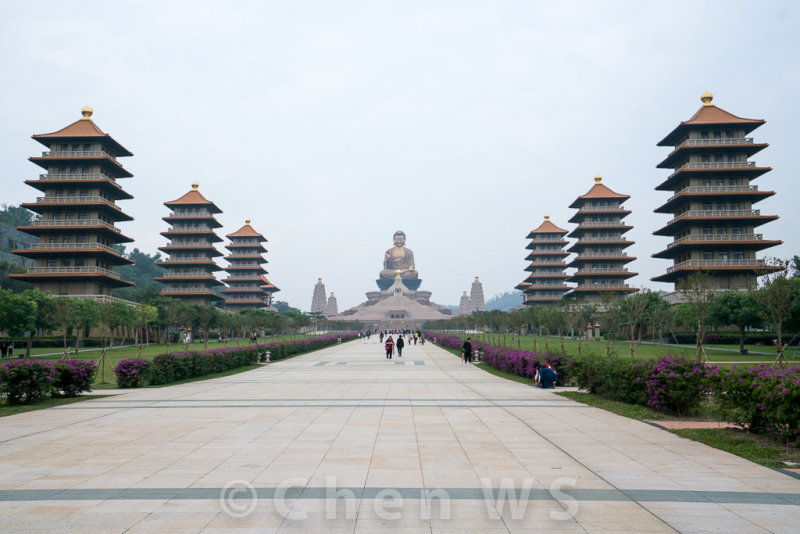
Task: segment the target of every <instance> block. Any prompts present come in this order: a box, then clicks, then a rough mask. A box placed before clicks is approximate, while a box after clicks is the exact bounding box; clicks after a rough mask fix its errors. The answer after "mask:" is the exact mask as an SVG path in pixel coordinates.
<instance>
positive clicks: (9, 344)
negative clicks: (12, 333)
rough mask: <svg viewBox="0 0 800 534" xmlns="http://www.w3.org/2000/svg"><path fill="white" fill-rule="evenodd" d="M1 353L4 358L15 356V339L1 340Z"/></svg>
mask: <svg viewBox="0 0 800 534" xmlns="http://www.w3.org/2000/svg"><path fill="white" fill-rule="evenodd" d="M0 354H2V356H3V358H11V357H13V356H14V342H13V341H3V342H0Z"/></svg>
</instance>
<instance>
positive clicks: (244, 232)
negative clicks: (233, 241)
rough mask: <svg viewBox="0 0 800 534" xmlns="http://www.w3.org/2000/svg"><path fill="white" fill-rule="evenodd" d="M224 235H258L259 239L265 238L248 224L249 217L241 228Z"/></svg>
mask: <svg viewBox="0 0 800 534" xmlns="http://www.w3.org/2000/svg"><path fill="white" fill-rule="evenodd" d="M225 237H228V238H230V237H258V238H260V239H263V240H264V241H266V240H267V239H266V238H265V237H264V236H263V235H261V234H259V233H258V232H256V231H255V230H254V229H253V227H252V226H250V219H247V221H245V224H244V226H242V227H241V228H239V229H238V230H236V231H235V232H234V233H232V234H228V235H226V236H225Z"/></svg>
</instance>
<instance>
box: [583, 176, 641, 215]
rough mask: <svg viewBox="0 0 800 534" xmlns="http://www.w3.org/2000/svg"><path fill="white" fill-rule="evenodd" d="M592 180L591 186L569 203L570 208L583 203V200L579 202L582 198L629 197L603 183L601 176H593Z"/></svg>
mask: <svg viewBox="0 0 800 534" xmlns="http://www.w3.org/2000/svg"><path fill="white" fill-rule="evenodd" d="M594 182H595V183H594V185H593V186H592V188H591V189H589V191H588V192H587V193H586V194H585V195H581V196H579V197H578V198H577V199H575V201H574V202H573V203H572V204H570V205H569V207H570V208H580V207H581V206H582V205H583V202H581V201H582V200H591V199H594V198H631V196H630V195H620V194H619V193H615V192H614V191H612V190H611V189H609V188H608V187H606V186H605V185H603V183H602V177H601V176H595V177H594Z"/></svg>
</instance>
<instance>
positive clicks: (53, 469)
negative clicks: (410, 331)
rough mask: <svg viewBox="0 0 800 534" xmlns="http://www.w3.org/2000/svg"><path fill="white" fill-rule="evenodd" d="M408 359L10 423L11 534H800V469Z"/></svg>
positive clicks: (143, 396) (3, 478)
mask: <svg viewBox="0 0 800 534" xmlns="http://www.w3.org/2000/svg"><path fill="white" fill-rule="evenodd" d="M404 354H405V355H404V356H403V358H402V359H399V358H395V359H393V360H391V361H387V360H386V359H385V358H384V357H383V351H382V347H381V346H380V345H379V344H378V342H377V339H375V338H373V339H372V340H370V342H369V343H362V342H352V343H346V344H343V345H338V346H335V347H330V348H327V349H324V350H321V351H317V352H315V353H311V354H308V355H304V356H300V357H297V358H293V359H291V360H287V361H283V362H276V363H273V364H270V365H268V366H264V367H261V368H259V369H255V370H252V371H249V372H246V373H240V374H237V375H232V376H228V377H223V378H219V379H214V380H207V381H203V382H193V383H189V384H181V385H177V386H171V387H164V388H153V389H145V390H134V391H127V390H123V391H121V392H119V393H120V394H118V395H115V396H113V397H105V398H99V399H92V400H87V401H83V402H80V403H76V404H70V405H65V406H61V407H56V408H51V409H48V410H41V411H36V412H28V413H24V414H18V415H14V416H10V417H5V418H2V419H0V532H27V531H31V532H33V531H51V530H58V531H60V532H231V531H236V532H247V531H253V532H315V533H319V532H325V533H328V532H347V533H354V532H370V533H372V532H382V531H392V532H398V531H401V532H427V533H433V532H437V533H438V532H442V533H447V532H459V533H469V532H481V533H484V532H487V533H492V532H498V533H499V532H592V533H594V532H597V533H601V532H602V533H611V532H676V531H678V532H719V531H723V530H724V531H728V532H776V533H778V532H786V533H788V532H797V525H798V524H800V480H798V479H796V478H792V477H790V476H787V475H786V474H783V473H780V472H777V471H775V470H771V469H767V468H764V467H761V466H758V465H755V464H753V463H751V462H748V461H746V460H743V459H741V458H738V457H736V456H732V455H730V454H727V453H724V452H721V451H717V450H715V449H711V448H709V447H707V446H705V445H702V444H699V443H696V442H693V441H689V440H686V439H682V438H680V437H678V436H675V435H673V434H671V433H669V432H666V431H664V430H662V429H659V428H656V427H653V426H651V425H648V424H646V423H644V422H638V421H634V420H631V419H626V418H623V417H620V416H617V415H614V414H611V413H609V412H605V411H602V410H599V409H597V408H592V407H590V406H587V405H584V404H580V403H576V402H573V401H570V400H568V399H565V398H562V397H559V396H557V395H554V394H553V392H552V391H545V390H541V389H536V388H533V387H530V386H527V385H524V384H519V383H516V382H512V381H508V380H504V379H501V378H498V377H495V376H493V375H490V374H488V373H485V372H483V371H481V370H480V369H477V368H475V367H472V366H468V365H463V364H461V362H460V360H459V359H458V358H456V357H454V356H453V355H451V354H450V353H448V352H446V351H444V350H442V349H440V348H438V347H436V346H433V345H432V344H430V343H429V344H426V345H425V346H421V345H416V346H414V345H411V346H407V347H406V349H405V350H404ZM114 393H118V392H117V391H115V392H114Z"/></svg>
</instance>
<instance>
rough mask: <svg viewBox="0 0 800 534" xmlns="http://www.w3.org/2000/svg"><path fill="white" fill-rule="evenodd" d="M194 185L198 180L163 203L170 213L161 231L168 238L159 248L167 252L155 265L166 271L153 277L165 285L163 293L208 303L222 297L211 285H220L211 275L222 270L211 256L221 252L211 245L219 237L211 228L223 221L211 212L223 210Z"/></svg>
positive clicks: (205, 304)
mask: <svg viewBox="0 0 800 534" xmlns="http://www.w3.org/2000/svg"><path fill="white" fill-rule="evenodd" d="M197 189H198V183H197V182H194V183H193V184H192V190H191V191H189V192H188V193H186V194H185V195H183V196H182V197H181V198H179V199H177V200H173V201H171V202H165V203H164V205H165V206H167V207H168V208H170V209H171V210H172V213H171V214H170V215H169V216H168V217H164V218H163V219H164V220H165V221H167V223H169V224H170V225H171V226H172V227H171V228H170V229H169V230H168V231H166V232H161V235H163V236H164V237H166V238H167V239H169V240H170V241H169V244H167V246H165V247H159V248H158V250H160V251H162V252H164V253H166V254H167V255H168V258H167V259H166V260H164V261H161V262H158V265H160V266H162V267H164V268H166V269H167V272H166V273H165V274H164V275H163V276H160V277H158V278H155V279H154V280H158V281H159V282H162V283H163V284H164V285H165V287H164V289H162V290H161V294H162V295H164V296H166V297H173V298H176V299H180V300H182V301H183V302H185V303H186V304H193V305H200V306H208V305H211V304H213V303H215V302H218V301H220V300H222V297H220V296H219V295H217V294H216V293H215V292H214V290H213V289H212V288H213V287H215V286H219V285H221V284H220V282H218V281H217V279H216V278H214V272H215V271H221V270H222V269H220V268H219V266H217V264H216V263H215V262H214V258H215V257H217V256H222V254H221V253H220V252H219V251H218V250H217V249H216V248H214V243H217V242H219V241H222V239H220V238H219V236H217V234H216V233H215V232H214V228H219V227H221V226H222V225H221V224H220V223H219V221H217V220H216V219H215V218H214V214H216V213H222V210H221V209H219V208H218V207H217V206H216V205H215V204H214V203H213V202H211V201H209V200H206V198H205V197H204V196H203V195H201V194H200V191H198V190H197Z"/></svg>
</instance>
